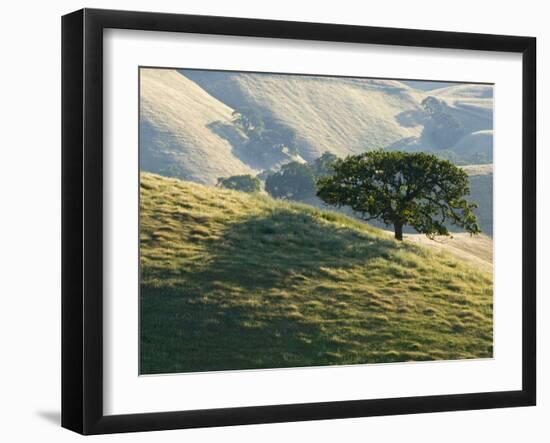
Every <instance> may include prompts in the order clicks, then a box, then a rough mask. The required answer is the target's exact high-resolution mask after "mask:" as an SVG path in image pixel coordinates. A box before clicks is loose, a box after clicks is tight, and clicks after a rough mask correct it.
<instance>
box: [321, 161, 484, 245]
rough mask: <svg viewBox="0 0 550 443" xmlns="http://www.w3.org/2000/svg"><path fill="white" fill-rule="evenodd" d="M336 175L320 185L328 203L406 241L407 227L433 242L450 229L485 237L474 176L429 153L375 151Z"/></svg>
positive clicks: (341, 164)
mask: <svg viewBox="0 0 550 443" xmlns="http://www.w3.org/2000/svg"><path fill="white" fill-rule="evenodd" d="M332 168H333V171H334V174H333V175H332V176H327V177H322V178H320V179H319V180H318V182H317V196H318V197H319V198H321V199H322V200H323V201H324V202H326V203H328V204H331V205H337V206H349V207H351V208H352V209H353V210H354V211H356V212H357V213H359V214H360V215H361V216H362V217H363V218H364V219H366V220H371V219H379V220H381V221H383V222H384V223H385V224H386V225H393V228H394V231H395V238H396V239H397V240H402V239H403V226H404V225H409V226H412V227H413V228H414V229H415V230H416V231H418V232H421V233H424V234H426V235H427V236H428V237H430V238H433V237H434V236H435V235H449V230H448V228H447V225H448V224H453V225H456V226H459V227H460V228H462V229H464V230H465V231H467V232H469V233H471V234H478V233H479V232H480V229H479V225H478V223H477V219H476V216H475V214H474V212H473V209H474V208H476V207H477V205H476V204H475V203H470V202H468V200H467V199H466V197H467V196H468V195H469V194H470V187H469V180H468V175H467V174H466V172H464V171H463V170H462V169H460V168H459V167H457V166H455V165H453V164H452V163H450V162H449V161H447V160H441V159H439V158H438V157H436V156H435V155H433V154H427V153H423V152H415V153H406V152H398V151H397V152H385V151H372V152H367V153H365V154H361V155H353V156H349V157H347V158H345V159H340V160H336V161H335V162H333V163H332Z"/></svg>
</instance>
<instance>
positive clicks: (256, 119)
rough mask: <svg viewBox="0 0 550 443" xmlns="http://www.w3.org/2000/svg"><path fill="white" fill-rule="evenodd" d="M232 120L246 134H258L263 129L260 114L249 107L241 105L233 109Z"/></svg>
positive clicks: (263, 125) (263, 124)
mask: <svg viewBox="0 0 550 443" xmlns="http://www.w3.org/2000/svg"><path fill="white" fill-rule="evenodd" d="M232 115H233V122H234V123H235V124H236V125H237V126H239V127H240V128H241V129H242V130H243V131H244V133H245V134H246V135H248V136H249V137H250V136H260V135H261V133H262V132H263V131H264V129H265V123H264V119H263V117H262V114H261V113H260V112H259V111H258V110H256V109H255V108H251V107H242V108H239V109H238V110H235V111H233V114H232Z"/></svg>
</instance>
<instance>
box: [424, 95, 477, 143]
mask: <svg viewBox="0 0 550 443" xmlns="http://www.w3.org/2000/svg"><path fill="white" fill-rule="evenodd" d="M422 106H423V107H424V111H426V114H427V115H428V121H427V124H426V126H425V128H424V131H425V132H426V134H427V135H428V137H429V138H430V139H431V140H432V141H433V142H434V144H435V145H436V146H437V148H438V149H447V148H451V147H452V146H454V145H455V144H456V143H457V142H458V141H459V140H460V139H461V138H462V137H463V136H464V134H466V131H465V129H464V127H463V126H462V124H461V123H460V121H458V120H457V119H456V118H455V117H454V116H453V115H452V113H451V111H450V109H449V107H448V106H447V104H446V103H445V102H443V101H440V100H438V99H437V98H435V97H432V96H428V97H426V98H425V99H424V100H422Z"/></svg>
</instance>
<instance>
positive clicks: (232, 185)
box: [217, 175, 262, 193]
mask: <svg viewBox="0 0 550 443" xmlns="http://www.w3.org/2000/svg"><path fill="white" fill-rule="evenodd" d="M217 186H219V187H222V188H226V189H234V190H236V191H242V192H249V193H253V192H260V190H261V189H262V187H261V183H260V180H258V179H257V178H256V177H252V176H251V175H232V176H231V177H220V178H218V183H217Z"/></svg>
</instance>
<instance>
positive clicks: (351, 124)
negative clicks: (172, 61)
mask: <svg viewBox="0 0 550 443" xmlns="http://www.w3.org/2000/svg"><path fill="white" fill-rule="evenodd" d="M180 72H182V73H183V74H184V75H185V76H186V77H188V78H190V79H192V80H193V81H195V82H196V83H197V84H199V85H200V86H201V87H203V88H204V89H205V90H206V91H208V93H210V94H211V95H212V96H214V97H216V98H217V99H218V100H220V101H222V102H224V103H226V104H228V105H229V106H231V107H232V108H235V109H239V108H241V107H243V106H247V107H253V108H256V109H258V110H260V111H261V112H262V113H263V114H264V115H265V116H268V117H269V118H273V119H275V120H277V121H279V122H282V123H283V124H284V125H286V126H287V127H289V128H292V129H293V130H294V131H296V133H297V134H298V137H299V141H300V143H299V146H298V148H299V151H300V154H301V156H302V157H304V158H305V159H306V160H312V159H315V158H317V157H319V156H320V155H321V154H322V153H323V152H325V151H330V152H333V153H334V154H336V155H338V156H340V157H342V156H345V155H348V154H357V153H360V152H365V151H366V150H368V149H379V148H384V147H386V146H388V145H390V144H392V143H394V142H396V141H397V140H400V139H402V138H405V137H412V136H417V135H419V134H420V132H421V129H422V126H421V125H420V122H418V121H416V117H418V115H419V113H420V111H421V108H420V105H419V101H418V96H417V93H416V92H415V91H414V90H411V88H409V87H408V86H407V85H405V84H403V83H400V82H397V81H391V80H370V79H346V78H328V77H315V76H298V75H270V74H248V73H237V72H216V71H194V70H182V71H180Z"/></svg>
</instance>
